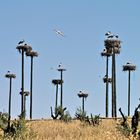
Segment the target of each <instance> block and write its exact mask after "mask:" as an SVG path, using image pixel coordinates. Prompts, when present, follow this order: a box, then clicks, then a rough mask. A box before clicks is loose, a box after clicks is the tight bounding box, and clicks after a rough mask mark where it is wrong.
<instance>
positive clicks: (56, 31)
mask: <svg viewBox="0 0 140 140" xmlns="http://www.w3.org/2000/svg"><path fill="white" fill-rule="evenodd" d="M54 31H55V33H56V34H58V35H61V36H63V37H65V35H64V33H63V32H61V31H60V30H57V29H54Z"/></svg>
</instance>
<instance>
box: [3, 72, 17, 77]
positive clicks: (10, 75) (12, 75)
mask: <svg viewBox="0 0 140 140" xmlns="http://www.w3.org/2000/svg"><path fill="white" fill-rule="evenodd" d="M5 77H6V78H16V75H15V74H10V73H7V74H6V75H5Z"/></svg>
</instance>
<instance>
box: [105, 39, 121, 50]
mask: <svg viewBox="0 0 140 140" xmlns="http://www.w3.org/2000/svg"><path fill="white" fill-rule="evenodd" d="M104 45H105V47H106V48H113V47H116V48H121V41H120V40H118V39H106V40H105V41H104Z"/></svg>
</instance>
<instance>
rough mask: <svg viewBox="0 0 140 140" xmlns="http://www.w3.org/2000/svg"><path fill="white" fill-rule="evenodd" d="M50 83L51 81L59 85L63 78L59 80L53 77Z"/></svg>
mask: <svg viewBox="0 0 140 140" xmlns="http://www.w3.org/2000/svg"><path fill="white" fill-rule="evenodd" d="M52 83H53V84H54V85H61V84H62V83H63V80H60V79H53V80H52Z"/></svg>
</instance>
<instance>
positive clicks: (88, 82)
mask: <svg viewBox="0 0 140 140" xmlns="http://www.w3.org/2000/svg"><path fill="white" fill-rule="evenodd" d="M139 6H140V1H139V0H135V1H132V0H123V1H122V0H117V1H115V0H106V1H105V0H69V1H68V0H67V1H66V0H59V1H58V0H24V1H19V0H13V1H10V0H9V1H8V0H5V1H2V0H1V1H0V38H1V39H0V48H1V52H0V60H1V61H0V77H1V78H0V110H1V111H7V108H8V100H7V99H8V93H9V81H8V80H7V79H6V78H5V77H4V75H5V74H6V72H7V71H8V70H10V71H11V72H13V73H16V75H17V78H16V79H15V80H14V81H13V87H12V117H16V116H17V115H19V114H20V101H21V98H20V95H19V91H20V88H21V83H20V82H21V55H20V54H19V53H18V51H17V50H16V49H15V48H16V45H17V43H18V42H19V40H21V39H25V40H26V42H27V43H28V44H29V45H31V46H32V47H33V49H34V50H35V51H38V53H39V57H38V58H35V61H34V89H33V99H34V101H33V102H34V103H33V118H49V117H50V106H54V98H55V88H54V86H53V85H52V84H51V80H52V79H54V78H59V73H58V72H57V71H56V70H55V69H56V68H57V66H58V64H59V63H60V62H62V63H63V65H64V67H65V68H66V69H67V71H66V72H65V73H64V81H65V83H64V106H66V107H67V108H68V110H69V111H70V113H71V114H72V116H74V114H75V111H76V108H77V107H79V106H80V105H81V100H80V99H79V98H78V97H77V93H78V92H79V90H84V91H85V92H87V93H89V97H88V98H87V100H86V103H85V109H86V110H87V113H88V114H90V113H93V114H94V115H96V114H99V113H100V114H101V116H104V114H105V84H104V83H103V81H102V77H103V76H104V75H105V59H104V58H102V57H101V56H100V52H101V51H102V50H103V48H104V39H105V36H104V34H105V32H106V31H108V30H110V31H112V32H113V33H116V34H118V35H119V37H120V39H121V40H122V48H121V54H120V55H118V56H117V58H116V60H117V64H116V65H117V107H118V108H119V107H122V110H123V111H124V113H125V114H127V73H124V72H122V65H123V64H125V63H126V62H128V61H130V62H132V63H134V64H136V65H137V70H136V72H134V73H133V74H132V81H131V83H132V86H131V97H132V98H131V114H132V113H133V110H134V108H135V107H136V106H137V105H138V103H139V100H138V99H139V90H140V88H139V83H140V62H139V51H140V49H139V44H140V43H139V37H140V36H139V35H140V28H139V26H140V8H139ZM54 28H57V29H60V30H61V31H63V32H64V33H65V35H66V37H61V36H58V35H56V34H55V33H54V31H53V29H54ZM110 66H111V65H110ZM52 67H53V70H52V69H51V68H52ZM29 74H30V60H29V58H26V59H25V90H29ZM109 94H110V99H109V101H110V103H109V104H110V107H109V114H111V112H110V111H111V92H110V93H109ZM27 104H28V105H27V107H28V108H27V115H28V116H29V99H27ZM118 114H119V113H118Z"/></svg>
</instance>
